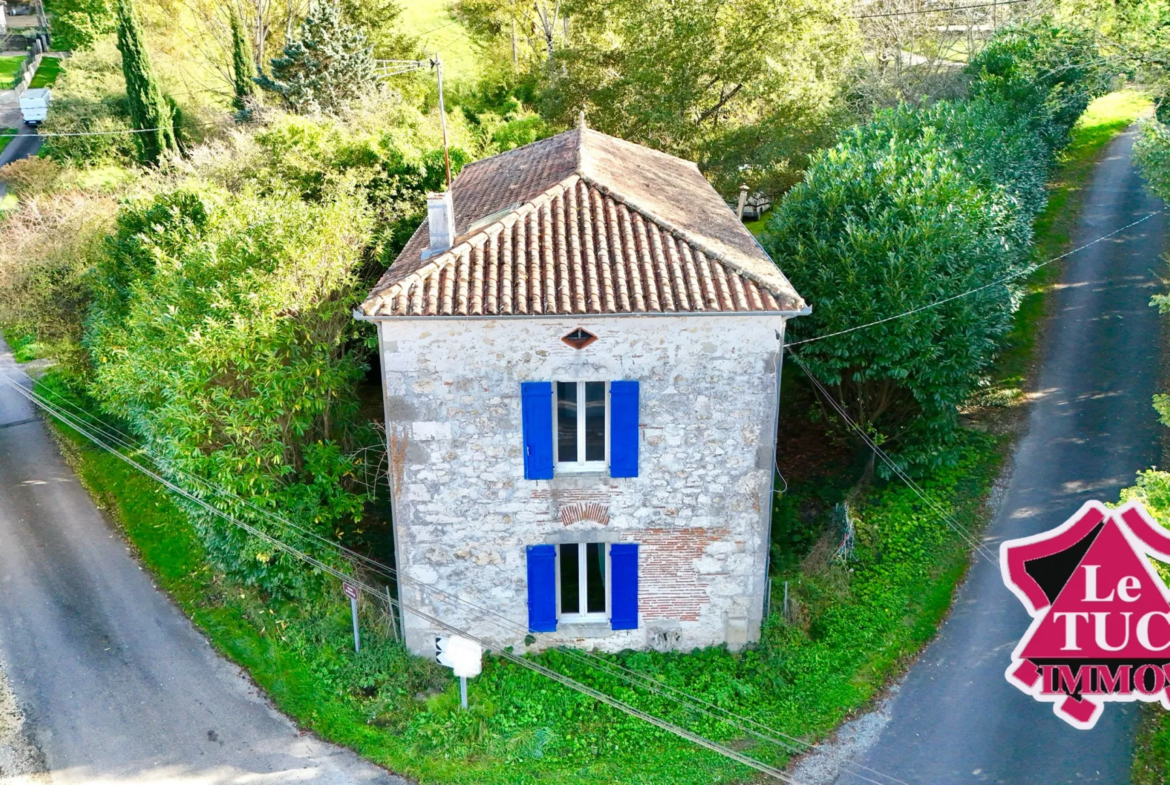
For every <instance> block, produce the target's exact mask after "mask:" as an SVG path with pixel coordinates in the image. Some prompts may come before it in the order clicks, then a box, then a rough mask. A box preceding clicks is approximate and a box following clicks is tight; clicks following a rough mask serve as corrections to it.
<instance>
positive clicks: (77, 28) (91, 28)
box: [52, 0, 114, 51]
mask: <svg viewBox="0 0 1170 785" xmlns="http://www.w3.org/2000/svg"><path fill="white" fill-rule="evenodd" d="M52 15H53V45H54V47H55V48H57V49H63V50H68V51H81V50H83V49H90V48H92V47H93V45H94V42H95V41H97V39H99V38H101V37H102V36H104V35H106V34H107V33H110V32H113V30H114V12H113V9H112V8H111V7H110V4H109V2H108V1H107V0H56V2H54V3H53V8H52Z"/></svg>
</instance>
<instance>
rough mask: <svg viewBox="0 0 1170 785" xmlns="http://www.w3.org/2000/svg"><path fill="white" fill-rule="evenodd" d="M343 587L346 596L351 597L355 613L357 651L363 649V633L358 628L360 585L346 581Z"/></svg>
mask: <svg viewBox="0 0 1170 785" xmlns="http://www.w3.org/2000/svg"><path fill="white" fill-rule="evenodd" d="M343 588H344V589H345V596H346V597H349V609H350V611H351V612H352V613H353V650H354V652H355V653H357V652H360V651H361V650H362V634H361V632H360V631H359V630H358V614H357V601H358V587H357V586H354V585H353V584H352V583H350V582H348V581H346V582H345V584H344V585H343Z"/></svg>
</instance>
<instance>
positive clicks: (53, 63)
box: [28, 57, 61, 89]
mask: <svg viewBox="0 0 1170 785" xmlns="http://www.w3.org/2000/svg"><path fill="white" fill-rule="evenodd" d="M60 75H61V60H60V58H57V57H42V58H41V64H40V65H39V66H37V72H36V73H35V74H33V78H32V81H31V82H29V85H28V86H29V89H35V88H38V87H52V86H53V85H54V84H56V82H57V77H58V76H60Z"/></svg>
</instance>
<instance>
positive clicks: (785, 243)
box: [763, 23, 1106, 466]
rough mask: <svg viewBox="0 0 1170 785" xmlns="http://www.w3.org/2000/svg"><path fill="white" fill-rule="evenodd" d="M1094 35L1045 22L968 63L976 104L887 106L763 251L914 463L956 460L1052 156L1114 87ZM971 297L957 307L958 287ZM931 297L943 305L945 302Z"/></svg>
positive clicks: (841, 383) (820, 163) (822, 163)
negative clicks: (962, 422)
mask: <svg viewBox="0 0 1170 785" xmlns="http://www.w3.org/2000/svg"><path fill="white" fill-rule="evenodd" d="M1094 57H1095V53H1094V47H1093V44H1092V41H1091V38H1090V37H1089V36H1088V35H1087V34H1084V33H1075V32H1073V33H1070V32H1067V31H1064V30H1060V29H1057V28H1053V27H1050V26H1048V25H1047V24H1044V23H1041V24H1037V25H1031V26H1027V27H1019V28H1016V29H1014V30H1012V31H1009V32H1007V33H1005V34H1002V35H1001V36H1000V37H999V38H997V39H996V40H995V41H993V42H992V43H991V44H989V45H988V46H987V47H986V48H985V49H983V50H982V51H981V52H980V53H979V54H978V55H977V56H976V57H975V58H973V59H972V61H971V63H970V65H969V66H968V71H969V73H970V74H971V76H972V83H971V85H970V88H969V91H970V96H971V97H970V98H968V99H967V100H965V101H959V102H945V101H944V102H938V103H935V104H934V105H932V106H930V107H929V108H916V107H911V106H908V105H902V106H900V107H897V108H895V109H890V110H885V111H883V112H880V113H878V114H877V116H876V117H875V118H874V119H873V120H871V121H870V122H868V123H866V124H865V125H862V126H859V127H857V128H854V129H850V130H848V131H846V132H845V133H844V134H842V136H841V138H840V140H839V141H838V143H837V145H836V146H835V147H833V148H831V149H829V150H826V151H823V152H821V153H818V154H817V155H816V156H814V158H813V160H812V161H811V164H810V166H809V169H808V171H807V172H806V174H805V178H804V181H803V182H802V183H801V184H799V185H797V186H796V187H795V188H793V189H792V190H791V191H790V192H789V193H788V194H787V195H786V196H785V198H784V199H783V201H782V202H781V204H780V206H779V207H778V208H777V210H776V213H775V215H774V217H773V218H772V221H771V223H770V225H769V228H768V230H767V231H766V233H765V235H764V238H763V242H764V245H765V247H766V248H768V250H769V251H770V252H771V254H772V256H773V257H774V258H776V259H784V260H785V272H786V273H787V274H788V275H789V277H790V278H791V279H792V281H793V283H794V284H795V285H796V288H797V290H798V291H800V292H802V294H803V295H804V296H805V297H807V298H809V300H810V301H812V302H816V303H818V307H817V308H816V309H815V310H814V311H813V314H812V316H810V317H808V318H807V319H801V320H798V321H796V322H794V323H793V335H794V338H795V339H796V340H797V341H799V340H800V339H801V338H806V337H810V336H817V335H830V334H835V333H840V332H842V331H847V330H848V329H849V328H850V327H853V326H855V325H858V324H865V323H869V322H874V321H879V320H882V319H885V318H887V317H890V316H893V315H895V314H900V313H904V312H907V311H914V310H916V309H922V310H920V311H919V312H918V313H917V314H915V315H912V316H909V317H907V318H901V319H897V320H895V321H891V322H889V323H887V324H882V325H878V326H877V327H875V328H873V329H868V330H860V331H856V332H846V333H845V334H841V335H836V337H832V338H829V339H827V340H823V341H819V342H816V343H812V344H810V345H808V346H807V347H802V348H801V349H800V350H799V355H800V357H801V358H802V359H803V361H804V362H805V364H806V365H807V366H808V367H809V369H810V370H811V372H812V373H813V374H814V375H815V376H817V377H818V378H820V379H821V380H822V381H823V382H825V383H826V384H827V385H829V387H830V389H831V390H833V391H834V393H835V397H837V398H838V399H840V400H842V401H844V402H845V405H846V406H847V407H848V409H849V412H850V415H851V417H852V419H853V420H854V421H855V422H856V423H857V424H858V426H859V427H861V428H862V429H864V430H866V431H867V432H869V433H870V434H872V435H873V436H874V437H875V438H876V439H877V440H878V441H880V442H885V443H888V444H890V445H891V446H892V447H893V448H896V451H897V453H898V454H899V455H900V456H901V459H902V460H903V461H905V462H907V463H908V464H919V465H927V466H937V465H940V464H942V463H945V462H948V461H949V460H951V453H950V451H949V449H948V448H949V445H951V444H952V443H953V440H954V439H955V438H956V430H955V429H956V426H957V424H958V407H959V405H960V404H961V403H962V402H963V401H964V400H966V399H967V398H968V397H969V396H970V395H971V394H972V392H974V391H975V390H976V389H977V388H978V387H979V385H980V384H981V382H982V381H983V380H984V378H985V374H986V373H987V370H988V368H989V367H990V364H991V362H992V361H993V360H994V358H995V356H996V353H997V351H998V350H999V349H1000V347H1001V346H1002V339H1003V337H1004V335H1005V334H1006V333H1007V331H1008V330H1009V328H1010V326H1011V324H1012V313H1013V312H1014V310H1015V307H1016V305H1017V304H1018V302H1019V286H1018V282H1017V281H1014V280H1012V279H1013V277H1014V276H1019V275H1020V274H1021V273H1022V272H1024V270H1025V269H1026V266H1027V264H1028V262H1029V255H1030V250H1031V241H1032V222H1033V221H1034V220H1035V218H1036V216H1037V214H1038V213H1039V212H1040V210H1041V209H1042V208H1043V206H1044V203H1045V199H1046V196H1047V194H1046V191H1045V183H1046V180H1047V178H1048V174H1049V170H1050V167H1051V165H1052V162H1053V161H1054V158H1055V155H1056V153H1057V152H1058V151H1059V150H1060V149H1061V148H1062V147H1063V146H1064V144H1065V143H1066V141H1067V138H1068V133H1069V130H1070V129H1071V127H1072V125H1073V123H1075V122H1076V119H1077V118H1078V117H1079V116H1080V115H1081V113H1082V112H1083V111H1084V110H1085V107H1086V106H1088V104H1089V101H1090V100H1091V99H1092V97H1093V96H1094V95H1096V94H1099V93H1100V92H1102V91H1103V90H1104V88H1105V84H1106V82H1105V79H1104V77H1103V75H1102V73H1101V71H1100V69H1099V68H1097V67H1096V66H1095V65H1092V64H1091V63H1092V61H1093V59H1094ZM969 290H975V294H972V295H970V296H964V297H961V298H955V297H954V295H956V294H959V293H961V292H967V291H969ZM936 303H940V304H939V305H937V306H935V304H936Z"/></svg>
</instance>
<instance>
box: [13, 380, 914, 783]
mask: <svg viewBox="0 0 1170 785" xmlns="http://www.w3.org/2000/svg"><path fill="white" fill-rule="evenodd" d="M9 381H10V383H12V382H11V380H9ZM45 390H46V392H48V393H50V394H51V395H53V397H54V398H56V399H57V400H59V401H61V402H62V403H64V404H65V405H67V406H69V407H70V408H72V409H74V410H75V411H77V412H79V413H80V414H81V415H82V416H84V417H87V418H89V419H90V420H94V421H96V423H97V425H96V426H95V427H96V429H97V430H99V432H100V433H101V434H102V435H103V436H105V437H106V438H108V439H110V440H111V441H115V442H116V443H118V444H120V445H122V446H123V447H126V448H129V449H134V450H138V451H143V452H144V454H145V455H146V457H147V458H150V459H151V460H153V461H154V462H155V463H156V464H159V465H160V468H163V467H162V464H160V463H159V462H158V461H157V460H155V459H153V458H152V457H151V456H150V455H149V452H146V451H145V449H144V448H143V447H142V446H141V445H140V444H136V443H135V441H134V439H133V438H132V437H130V436H129V435H127V434H125V433H124V432H122V431H120V430H118V429H117V428H116V427H114V426H113V425H110V424H108V423H106V422H105V421H103V420H102V419H101V418H100V417H97V416H96V415H94V414H92V413H90V412H87V411H86V410H85V409H83V408H81V407H80V406H78V405H76V404H75V403H73V402H72V401H70V400H69V398H67V397H66V396H62V395H60V394H58V393H56V392H55V391H53V390H52V389H51V388H45ZM21 392H22V394H26V397H28V398H30V400H35V399H37V398H41V399H42V400H43V396H40V394H39V393H37V392H36V391H34V390H29V389H27V388H24V387H23V386H21ZM46 403H47V402H46ZM74 419H76V418H74ZM71 427H73V426H71ZM169 470H170V471H173V472H176V473H178V474H181V475H184V476H186V477H188V478H189V479H191V480H194V481H196V482H198V483H200V484H202V485H205V486H207V487H209V488H211V489H212V490H213V491H216V492H218V493H220V494H223V495H226V496H231V497H234V498H235V499H236V500H238V501H240V502H241V503H243V504H244V505H246V506H248V507H251V508H252V509H254V510H255V511H257V512H258V513H260V514H261V515H263V516H264V517H266V518H268V519H269V520H275V521H277V522H278V523H281V524H284V525H287V526H289V527H291V528H292V529H294V530H296V531H298V532H300V533H301V534H304V535H306V536H309V537H311V538H313V539H315V540H318V541H320V542H322V543H324V544H325V545H327V546H330V547H332V548H334V549H336V550H338V551H340V552H344V554H345V555H347V556H352V557H355V558H357V559H358V560H360V561H362V562H365V563H366V564H367V565H368V566H370V567H371V568H373V569H374V571H375V572H376V573H378V574H381V575H383V576H384V577H388V578H390V579H395V578H398V579H400V580H402V581H403V582H405V583H408V584H413V585H416V586H417V587H418V588H420V589H422V590H424V591H428V592H433V593H435V594H439V595H442V597H443V598H445V599H448V600H450V601H452V602H454V603H455V604H458V605H464V606H467V607H469V608H471V609H473V610H475V611H477V612H480V613H482V614H484V615H486V616H490V617H494V618H496V619H498V620H500V621H502V622H503V625H504V626H505V628H507V627H510V628H511V629H513V630H515V631H518V632H519V633H521V634H527V632H528V627H527V625H526V624H523V623H521V622H517V621H514V620H512V619H509V618H508V617H506V616H503V615H502V614H499V613H497V612H495V611H493V610H491V609H488V608H484V607H482V606H479V605H476V604H475V603H473V602H471V601H470V600H466V599H464V598H462V597H459V596H457V595H453V594H450V593H449V592H446V591H443V590H442V589H438V588H437V587H433V586H430V585H427V584H423V583H421V582H418V581H415V580H413V579H411V578H410V577H409V576H406V575H403V574H401V573H398V572H397V571H396V570H395V569H394V568H392V567H389V566H388V565H384V564H381V563H380V562H377V561H375V560H373V559H370V558H369V557H366V556H364V555H362V554H360V553H357V552H355V551H352V550H350V549H348V548H346V547H345V546H343V545H341V544H340V543H335V542H333V541H331V540H328V539H326V538H324V537H322V536H321V535H319V534H317V533H316V532H313V531H311V530H307V529H304V528H302V527H300V526H298V525H297V524H295V523H293V522H292V521H289V520H288V519H286V518H283V517H282V516H279V515H276V514H274V513H271V512H269V511H266V510H263V509H261V508H259V507H257V506H256V505H255V504H253V503H252V502H250V501H249V500H247V499H244V498H243V497H240V496H239V495H238V494H235V493H234V492H232V491H230V490H227V489H225V488H222V487H220V486H216V485H214V484H212V483H210V482H209V481H207V480H204V479H203V478H201V477H199V476H198V475H194V474H191V473H189V472H185V471H184V470H182V469H179V468H177V467H169ZM560 650H561V652H562V653H563V654H566V655H567V656H569V657H570V658H572V659H575V660H577V661H579V662H581V663H583V664H584V666H585V667H587V668H592V669H595V670H596V669H599V668H600V669H603V670H604V671H605V672H606V674H607V675H610V676H615V677H617V678H619V679H622V680H623V681H625V682H627V683H628V684H631V685H633V686H634V687H642V688H643V689H646V690H648V691H650V692H652V693H654V694H656V695H658V696H659V697H661V698H663V699H666V700H669V701H673V702H674V703H676V704H679V705H681V706H683V707H684V708H688V709H691V710H693V711H696V712H698V713H701V714H703V715H705V716H707V717H710V718H711V719H714V720H716V721H717V722H720V723H723V724H726V725H729V726H731V727H733V728H735V729H737V730H739V731H741V732H743V733H745V734H747V735H750V736H754V737H756V738H759V739H761V740H764V741H768V742H770V743H772V744H776V745H777V746H780V747H783V748H785V749H787V750H789V751H791V752H797V753H799V752H804V751H807V750H809V749H811V748H812V746H813V745H812V744H810V743H809V742H807V741H804V740H803V739H799V738H797V737H794V736H791V735H789V734H785V733H783V732H781V731H778V730H776V729H774V728H771V727H770V726H767V725H765V724H763V723H760V722H758V721H756V720H754V719H751V718H749V717H745V716H743V715H739V714H736V713H735V712H733V711H731V710H729V709H725V708H723V707H721V706H717V705H715V704H713V703H710V702H708V701H705V700H703V699H702V698H699V697H696V696H694V695H691V694H689V693H687V692H686V691H684V690H680V689H678V688H675V687H671V686H670V685H667V684H662V683H660V682H658V681H657V680H656V679H654V678H653V677H651V676H648V675H646V674H642V673H639V672H637V671H634V670H631V669H629V668H627V667H625V666H623V665H621V664H619V663H611V662H609V661H607V660H605V659H603V658H601V657H598V656H597V655H595V654H593V653H591V652H578V651H575V650H573V649H569V648H561V649H560ZM668 693H669V694H668ZM676 696H681V697H676ZM715 712H718V714H716V713H715ZM842 765H843V766H845V767H848V768H851V769H857V770H862V771H866V772H868V773H870V774H873V775H874V776H877V777H881V778H882V779H883V780H885V781H889V782H894V783H897V784H898V785H907V784H906V783H905V782H903V781H902V780H899V779H897V778H895V777H893V776H891V775H888V774H884V773H882V772H879V771H877V770H876V769H873V768H871V767H869V766H865V765H863V764H859V763H855V762H853V761H842ZM851 774H852V775H853V776H854V777H856V778H857V779H860V780H863V781H864V782H868V783H872V784H873V785H882V783H879V782H878V781H876V780H873V779H870V778H869V777H866V776H864V775H863V774H862V773H860V771H856V770H854V771H851Z"/></svg>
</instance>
